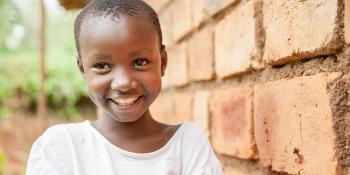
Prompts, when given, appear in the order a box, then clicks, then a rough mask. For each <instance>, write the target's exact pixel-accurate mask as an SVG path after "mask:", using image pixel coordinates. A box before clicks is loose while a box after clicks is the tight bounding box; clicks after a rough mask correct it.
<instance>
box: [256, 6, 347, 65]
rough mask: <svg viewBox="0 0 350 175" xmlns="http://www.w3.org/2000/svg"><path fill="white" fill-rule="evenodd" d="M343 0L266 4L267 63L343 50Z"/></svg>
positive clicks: (265, 57) (277, 62) (279, 62)
mask: <svg viewBox="0 0 350 175" xmlns="http://www.w3.org/2000/svg"><path fill="white" fill-rule="evenodd" d="M340 3H341V2H340V0H318V1H285V0H265V1H264V8H263V12H264V21H263V24H264V28H265V32H266V41H265V51H264V60H265V61H266V62H267V63H270V64H283V63H286V62H288V61H293V60H298V59H303V58H306V57H314V56H318V55H325V54H332V53H334V52H335V51H336V49H338V48H339V47H341V44H342V42H340V37H339V34H340V33H339V32H338V31H339V28H340V25H339V22H338V21H337V19H338V18H337V16H338V11H339V7H340V5H339V4H340Z"/></svg>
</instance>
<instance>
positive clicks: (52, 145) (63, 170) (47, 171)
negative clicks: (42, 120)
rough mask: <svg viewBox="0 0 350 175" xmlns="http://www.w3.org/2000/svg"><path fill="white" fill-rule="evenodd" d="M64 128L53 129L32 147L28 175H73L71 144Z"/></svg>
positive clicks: (45, 133)
mask: <svg viewBox="0 0 350 175" xmlns="http://www.w3.org/2000/svg"><path fill="white" fill-rule="evenodd" d="M67 141H68V140H67V137H66V135H65V132H64V131H63V128H60V127H52V128H49V129H48V130H47V131H45V132H44V134H43V135H41V136H40V137H39V138H38V139H37V140H36V141H35V142H34V144H33V145H32V148H31V151H30V154H29V158H28V163H27V169H26V175H72V174H74V173H73V171H72V170H73V168H72V162H71V158H70V157H71V155H70V153H69V144H68V142H67Z"/></svg>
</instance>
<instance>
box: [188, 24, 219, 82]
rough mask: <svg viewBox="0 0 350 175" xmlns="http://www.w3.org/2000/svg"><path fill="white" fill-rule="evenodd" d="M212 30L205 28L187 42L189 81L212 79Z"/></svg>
mask: <svg viewBox="0 0 350 175" xmlns="http://www.w3.org/2000/svg"><path fill="white" fill-rule="evenodd" d="M213 41H214V38H213V30H212V28H205V29H204V30H202V31H199V32H198V33H195V35H194V36H193V38H192V39H191V41H190V42H189V50H188V53H189V74H190V78H191V80H194V81H201V80H210V79H212V78H213V77H214V46H213Z"/></svg>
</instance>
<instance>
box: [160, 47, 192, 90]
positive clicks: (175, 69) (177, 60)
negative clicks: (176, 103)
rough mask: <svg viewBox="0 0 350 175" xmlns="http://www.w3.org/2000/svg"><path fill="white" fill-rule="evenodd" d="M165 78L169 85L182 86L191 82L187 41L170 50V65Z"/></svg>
mask: <svg viewBox="0 0 350 175" xmlns="http://www.w3.org/2000/svg"><path fill="white" fill-rule="evenodd" d="M163 80H164V83H165V84H166V86H167V87H174V86H176V87H181V86H184V85H187V84H188V83H189V74H188V54H187V44H186V43H182V44H180V45H177V46H176V47H173V48H171V49H169V50H168V66H167V69H166V72H165V77H164V79H163Z"/></svg>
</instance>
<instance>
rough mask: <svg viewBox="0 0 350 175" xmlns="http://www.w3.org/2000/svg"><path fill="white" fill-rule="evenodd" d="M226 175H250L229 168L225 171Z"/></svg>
mask: <svg viewBox="0 0 350 175" xmlns="http://www.w3.org/2000/svg"><path fill="white" fill-rule="evenodd" d="M224 174H225V175H250V174H248V173H244V172H242V171H239V170H236V169H235V168H233V167H227V168H225V169H224Z"/></svg>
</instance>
